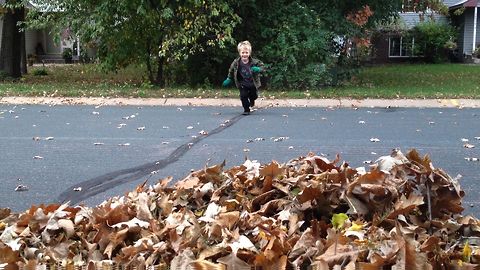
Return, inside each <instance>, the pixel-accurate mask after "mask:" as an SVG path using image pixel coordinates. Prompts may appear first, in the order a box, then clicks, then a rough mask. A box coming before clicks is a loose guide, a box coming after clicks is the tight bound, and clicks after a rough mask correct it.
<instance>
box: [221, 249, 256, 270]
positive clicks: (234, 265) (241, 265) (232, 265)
mask: <svg viewBox="0 0 480 270" xmlns="http://www.w3.org/2000/svg"><path fill="white" fill-rule="evenodd" d="M217 262H219V263H222V264H224V265H225V266H226V270H250V268H251V267H250V265H249V264H248V263H246V262H244V261H243V260H241V259H239V258H238V257H237V255H235V253H230V254H229V255H227V256H225V257H221V258H218V259H217Z"/></svg>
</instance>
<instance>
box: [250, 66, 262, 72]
mask: <svg viewBox="0 0 480 270" xmlns="http://www.w3.org/2000/svg"><path fill="white" fill-rule="evenodd" d="M250 70H251V71H252V72H253V73H258V72H260V71H262V69H261V68H260V67H252V68H251V69H250Z"/></svg>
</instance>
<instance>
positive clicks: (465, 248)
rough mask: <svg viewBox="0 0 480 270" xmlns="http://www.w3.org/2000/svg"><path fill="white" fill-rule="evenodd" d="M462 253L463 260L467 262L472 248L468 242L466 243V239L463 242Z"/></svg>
mask: <svg viewBox="0 0 480 270" xmlns="http://www.w3.org/2000/svg"><path fill="white" fill-rule="evenodd" d="M462 253H463V261H464V262H467V263H469V262H470V256H471V255H472V248H471V247H470V244H468V241H467V242H465V245H464V246H463V252H462Z"/></svg>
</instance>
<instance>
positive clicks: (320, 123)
mask: <svg viewBox="0 0 480 270" xmlns="http://www.w3.org/2000/svg"><path fill="white" fill-rule="evenodd" d="M240 112H241V109H240V107H191V106H182V107H176V106H163V107H162V106H143V107H138V106H100V107H95V106H63V105H61V106H48V105H5V104H4V105H0V152H1V158H0V183H1V188H0V207H9V208H12V209H13V210H15V211H23V210H25V209H27V208H29V207H30V206H31V205H32V204H41V203H52V202H61V201H64V200H70V201H72V202H74V203H85V204H87V205H90V206H93V205H96V204H98V203H101V202H102V201H103V200H105V199H106V198H108V197H111V196H117V195H123V194H125V192H127V191H129V190H132V189H133V188H135V186H137V185H139V184H141V183H143V182H144V181H145V180H147V179H148V181H149V183H150V184H153V183H154V182H155V181H156V180H158V179H161V178H163V177H167V176H173V177H174V179H175V180H179V179H182V178H183V177H184V176H186V175H187V174H188V173H189V172H190V170H191V169H200V168H202V167H204V166H205V165H207V164H208V165H213V164H216V163H220V162H222V161H224V160H226V163H227V165H226V166H227V167H231V166H235V165H239V164H241V163H243V161H244V160H245V158H250V159H255V160H258V161H260V162H262V163H266V162H269V161H271V160H277V161H279V162H286V161H288V160H290V159H292V158H296V157H298V156H303V155H306V154H307V153H308V152H315V153H317V154H323V155H326V156H327V158H330V159H332V160H333V159H334V157H335V155H336V154H337V153H338V154H340V156H341V159H342V160H344V161H346V162H347V163H348V164H349V165H350V166H352V167H360V166H365V167H368V161H375V160H376V159H377V158H378V157H379V156H382V155H388V154H390V152H391V150H392V149H393V148H400V149H401V150H402V151H403V152H407V151H408V150H409V149H411V148H415V149H417V150H418V151H419V152H420V153H421V154H429V155H430V156H431V158H432V160H433V165H434V166H435V167H438V168H442V169H444V170H445V171H446V172H447V173H449V174H450V175H451V176H453V177H454V176H456V175H457V174H461V175H462V178H461V179H460V184H461V186H462V188H463V189H464V190H465V191H466V197H465V199H464V206H465V213H466V214H474V215H476V216H479V214H480V199H479V198H480V185H479V184H478V183H480V162H478V161H472V160H467V159H472V158H480V153H479V148H480V141H479V140H478V137H479V136H480V121H479V120H480V119H479V118H480V109H477V108H463V109H458V108H287V107H283V108H260V109H259V110H258V111H255V112H254V113H253V114H252V115H249V116H241V115H240ZM377 139H378V140H377ZM467 140H468V141H467ZM465 144H471V145H474V146H475V145H476V146H477V147H474V148H467V147H465ZM477 144H478V145H477ZM18 185H24V186H26V187H28V190H26V191H15V188H16V187H17V186H18ZM80 188H81V190H80ZM74 189H76V190H77V191H75V190H74Z"/></svg>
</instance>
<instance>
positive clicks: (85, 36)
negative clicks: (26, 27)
mask: <svg viewBox="0 0 480 270" xmlns="http://www.w3.org/2000/svg"><path fill="white" fill-rule="evenodd" d="M227 1H228V0H220V1H218V0H217V1H216V0H185V1H169V0H160V1H155V0H99V1H90V0H37V1H33V2H34V4H35V5H36V6H37V7H39V8H38V9H37V11H36V12H32V13H31V14H30V16H29V19H31V22H30V25H31V26H32V27H40V26H45V25H51V26H54V28H55V29H56V31H57V32H60V30H61V29H62V28H65V27H68V29H69V30H70V33H72V35H77V36H78V37H79V38H80V40H81V41H82V42H86V43H90V44H96V46H97V47H98V57H99V60H100V63H101V65H102V67H104V68H106V69H108V70H116V69H118V68H122V67H125V66H127V65H129V64H131V63H143V64H144V65H145V67H146V69H147V71H148V79H149V80H150V82H151V83H152V84H156V85H161V86H163V85H164V82H165V77H164V66H165V65H166V64H167V63H169V62H171V61H173V60H178V59H184V58H186V57H188V56H189V55H190V54H192V53H193V52H195V51H201V50H203V49H204V48H205V47H208V46H224V45H225V44H226V43H228V42H231V41H232V38H231V33H232V31H233V28H234V26H235V25H236V24H237V23H238V22H239V17H238V16H236V15H235V14H234V13H233V11H232V9H231V8H230V6H229V4H228V2H227Z"/></svg>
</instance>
